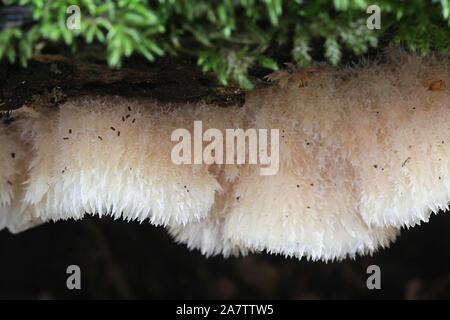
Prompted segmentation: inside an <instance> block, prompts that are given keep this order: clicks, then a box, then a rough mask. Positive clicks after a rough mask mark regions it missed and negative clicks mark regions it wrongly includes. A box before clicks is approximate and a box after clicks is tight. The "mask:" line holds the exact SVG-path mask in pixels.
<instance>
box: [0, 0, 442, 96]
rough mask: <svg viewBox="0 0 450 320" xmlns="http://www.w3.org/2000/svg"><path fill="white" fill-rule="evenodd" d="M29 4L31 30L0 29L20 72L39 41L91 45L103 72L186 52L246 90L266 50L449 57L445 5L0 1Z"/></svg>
mask: <svg viewBox="0 0 450 320" xmlns="http://www.w3.org/2000/svg"><path fill="white" fill-rule="evenodd" d="M3 3H4V4H6V5H20V6H28V7H29V8H30V9H31V11H32V14H33V18H34V20H35V22H34V23H33V24H32V25H31V26H23V27H22V28H18V27H13V28H9V27H6V28H4V29H3V30H1V31H0V59H4V58H6V59H8V60H9V61H11V62H14V61H15V60H16V59H17V58H19V59H20V61H21V63H22V65H24V66H26V64H27V61H28V60H29V59H30V58H31V57H32V55H33V52H35V50H36V49H38V48H39V47H42V44H43V43H45V42H49V41H51V42H57V43H58V42H61V43H65V44H66V45H68V46H71V47H72V48H73V50H76V48H77V43H79V42H80V41H85V42H87V43H92V42H99V43H102V44H103V45H104V46H105V49H106V50H105V55H106V58H107V61H108V63H109V65H110V66H111V67H116V68H119V67H120V66H121V64H122V61H123V58H124V57H128V56H131V55H132V54H140V55H143V56H145V57H146V58H147V59H148V60H151V61H154V60H155V59H157V57H158V56H162V55H164V54H177V53H187V54H190V55H192V56H195V57H197V58H198V64H199V65H200V66H202V68H203V70H204V71H205V72H208V71H213V72H215V73H217V77H218V79H219V80H220V81H221V82H222V83H223V84H226V83H227V81H228V80H229V79H233V80H235V81H237V82H238V83H239V84H240V85H242V86H243V87H246V88H250V87H251V82H250V81H249V80H248V78H247V70H248V68H249V67H250V66H251V65H253V64H254V63H259V64H260V65H262V66H264V67H267V68H270V69H274V70H276V69H277V63H276V62H275V61H274V60H272V59H271V58H270V57H268V56H267V49H268V48H269V46H273V45H274V44H275V45H283V44H287V45H289V46H290V47H292V60H293V61H295V62H298V63H300V64H302V65H308V64H309V63H310V62H311V56H310V54H311V47H312V44H311V43H312V42H313V41H316V42H315V43H317V41H322V43H323V44H324V55H325V57H326V58H327V59H328V60H329V61H330V62H331V63H333V64H335V65H336V64H338V63H339V61H340V60H341V56H342V51H343V50H344V49H345V50H348V51H350V52H353V53H355V54H357V55H360V54H363V53H365V52H367V50H368V49H369V48H370V47H376V46H377V45H378V39H379V38H380V37H381V36H384V35H389V38H390V39H392V40H394V41H396V42H399V43H404V44H406V45H407V46H408V47H410V48H411V49H413V50H420V51H421V52H422V53H426V52H428V51H429V50H430V49H433V50H437V51H441V52H447V53H448V52H449V51H450V18H449V10H450V9H449V8H450V0H431V1H426V0H413V1H397V0H379V1H366V0H334V1H328V0H316V1H302V0H290V1H282V0H216V1H211V0H158V1H156V0H154V1H150V0H119V1H112V0H106V1H105V0H78V1H75V0H54V1H49V0H3ZM372 4H377V5H379V7H380V8H381V29H380V30H369V29H368V28H367V27H366V19H367V18H368V17H369V14H367V13H366V8H367V7H368V6H369V5H372ZM70 5H78V6H79V7H80V9H81V25H80V29H78V30H69V29H68V28H67V27H66V21H67V18H68V17H69V16H70V14H67V13H66V10H67V8H68V7H69V6H70Z"/></svg>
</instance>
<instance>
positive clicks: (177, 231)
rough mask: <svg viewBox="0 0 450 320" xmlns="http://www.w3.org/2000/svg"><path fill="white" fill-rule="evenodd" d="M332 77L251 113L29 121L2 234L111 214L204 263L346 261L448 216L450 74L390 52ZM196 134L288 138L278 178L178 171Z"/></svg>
mask: <svg viewBox="0 0 450 320" xmlns="http://www.w3.org/2000/svg"><path fill="white" fill-rule="evenodd" d="M324 68H325V69H326V72H317V73H314V72H308V82H307V83H305V84H304V85H303V86H302V87H300V88H299V87H298V84H297V83H296V81H291V80H292V79H293V80H295V79H296V77H295V75H294V76H292V79H291V80H290V79H285V81H283V85H282V86H270V87H266V88H261V89H257V90H254V91H252V92H250V93H248V94H247V96H246V102H245V104H244V106H243V107H242V108H239V107H238V106H236V107H229V108H221V107H218V106H214V105H207V104H204V103H193V104H168V103H161V102H158V101H155V100H152V99H147V98H139V99H138V98H121V97H111V96H85V97H79V98H72V99H71V100H69V101H68V102H66V103H64V104H62V105H60V106H59V107H58V108H57V109H56V110H54V109H46V108H45V107H37V108H36V109H34V112H24V111H23V110H22V111H20V110H19V111H17V112H15V113H16V114H15V118H16V120H15V121H13V122H12V123H8V124H0V145H1V154H0V228H2V227H7V228H8V229H10V230H11V231H12V232H18V231H21V230H24V229H26V228H28V227H31V226H33V225H36V224H39V223H43V222H45V221H49V220H60V219H68V218H74V219H80V218H82V217H83V216H84V215H85V213H90V214H98V215H105V214H106V215H111V216H113V217H114V218H119V217H122V218H124V219H127V220H139V221H143V220H146V219H148V220H149V221H150V222H151V223H153V224H156V225H164V226H165V227H166V228H167V229H168V231H169V233H170V234H171V235H172V236H173V237H174V238H175V239H176V241H178V242H181V243H185V244H187V246H188V247H189V248H195V249H199V250H201V251H202V253H204V254H205V255H208V256H209V255H216V254H222V255H224V256H229V255H239V254H247V253H249V252H261V251H266V252H269V253H276V254H283V255H286V256H294V257H297V258H302V257H306V258H308V259H313V260H318V259H321V260H340V259H342V258H345V257H354V256H355V255H357V254H368V253H372V252H374V251H375V250H377V249H378V248H380V247H386V246H388V245H389V244H390V243H391V242H392V241H394V240H395V238H396V237H397V236H398V235H399V233H400V230H401V228H403V227H409V226H414V225H416V224H420V223H421V222H422V221H428V219H429V217H430V215H431V213H432V212H434V213H437V212H438V211H439V210H448V208H449V204H450V90H449V89H447V87H446V86H445V84H446V83H447V84H448V83H450V59H449V58H448V57H438V56H433V55H428V56H426V57H420V56H417V55H414V54H410V53H405V52H403V51H399V50H392V52H390V53H389V54H388V55H387V58H386V61H384V62H382V63H381V62H372V63H363V64H361V65H359V66H356V67H347V68H341V69H333V68H330V67H324ZM272 78H274V79H276V75H274V76H272ZM424 79H425V80H424ZM430 79H432V80H430ZM424 81H425V82H424ZM424 83H425V84H424ZM28 111H29V110H28ZM194 121H202V124H203V128H204V129H205V130H206V129H210V128H215V129H218V130H220V131H222V130H223V131H224V130H226V129H228V128H242V129H244V130H247V129H249V128H264V129H271V128H276V129H279V131H280V132H281V133H280V136H279V149H278V150H279V170H278V172H277V173H276V174H274V175H261V174H260V172H259V167H258V166H255V165H253V164H249V163H244V164H222V163H211V164H205V163H203V164H181V165H177V164H175V163H173V161H171V152H172V149H173V146H174V142H173V141H171V134H172V132H173V131H174V130H176V129H178V128H184V129H186V130H188V131H190V132H191V131H192V125H193V123H194ZM208 141H211V139H209V140H208V139H205V138H204V137H203V144H204V145H208ZM189 146H190V147H192V146H191V144H189ZM209 151H211V150H210V149H209ZM248 153H249V152H248V150H247V156H249V154H248ZM233 156H235V154H233Z"/></svg>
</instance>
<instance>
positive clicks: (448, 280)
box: [0, 212, 450, 299]
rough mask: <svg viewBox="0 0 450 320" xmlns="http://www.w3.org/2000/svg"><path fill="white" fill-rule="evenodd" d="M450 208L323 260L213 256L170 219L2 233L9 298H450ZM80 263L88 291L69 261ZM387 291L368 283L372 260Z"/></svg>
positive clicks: (4, 289)
mask: <svg viewBox="0 0 450 320" xmlns="http://www.w3.org/2000/svg"><path fill="white" fill-rule="evenodd" d="M449 230H450V215H449V214H448V212H447V214H439V215H437V216H433V217H431V219H430V222H429V223H424V224H422V225H421V226H417V227H415V228H412V229H410V230H404V231H403V232H402V234H401V236H400V237H399V238H398V240H397V241H396V242H395V243H393V244H392V245H391V247H390V248H388V249H383V250H380V251H378V252H377V253H375V254H374V255H373V256H372V257H370V256H368V257H358V258H356V259H355V260H344V261H342V262H334V263H323V262H308V261H305V260H302V261H298V260H296V259H290V258H284V257H281V256H271V255H268V254H253V255H250V256H248V257H244V258H242V257H241V258H229V259H224V258H222V257H220V256H218V257H212V258H205V257H204V256H202V255H201V254H200V253H199V252H198V251H189V250H188V249H187V248H186V246H185V245H181V244H176V243H175V242H174V241H173V240H172V239H171V238H170V236H169V235H168V234H167V233H166V231H165V230H164V229H163V228H157V227H153V226H151V225H150V224H149V223H146V222H144V223H142V224H139V223H137V222H131V223H127V222H124V221H121V220H116V221H114V220H113V219H110V218H101V219H99V218H97V217H87V218H85V219H84V220H81V221H65V222H57V223H48V224H46V225H42V226H39V227H36V228H34V229H32V230H29V231H25V232H23V233H20V234H18V235H12V234H10V233H9V232H8V231H1V232H0V275H1V276H0V298H1V299H14V298H21V299H22V298H23V299H130V298H137V299H449V298H450V236H449ZM73 264H75V265H78V266H80V268H81V276H82V280H81V290H72V291H71V290H68V289H67V287H66V279H67V277H68V276H69V275H68V274H66V269H67V267H68V266H69V265H73ZM372 264H376V265H378V266H379V267H380V269H381V290H368V289H367V287H366V280H367V277H368V276H369V275H367V274H366V270H367V267H368V266H369V265H372Z"/></svg>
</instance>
